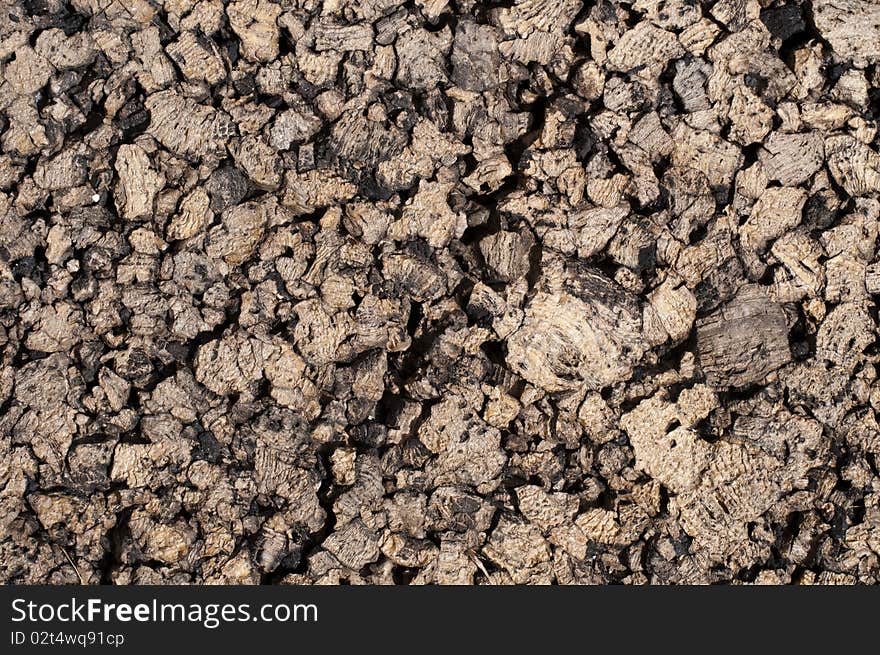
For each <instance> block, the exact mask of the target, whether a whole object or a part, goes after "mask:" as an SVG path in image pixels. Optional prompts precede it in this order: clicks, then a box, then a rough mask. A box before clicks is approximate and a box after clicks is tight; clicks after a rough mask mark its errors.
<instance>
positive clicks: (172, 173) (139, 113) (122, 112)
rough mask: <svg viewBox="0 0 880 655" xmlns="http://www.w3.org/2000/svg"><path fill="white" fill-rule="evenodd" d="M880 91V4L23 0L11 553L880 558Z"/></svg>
mask: <svg viewBox="0 0 880 655" xmlns="http://www.w3.org/2000/svg"><path fill="white" fill-rule="evenodd" d="M878 111H880V4H878V3H877V2H874V1H873V0H821V1H820V0H814V1H813V2H807V1H801V0H787V1H784V0H665V1H660V0H630V1H628V2H611V1H609V0H591V1H587V2H582V1H580V0H552V1H551V0H510V1H504V2H494V1H493V2H475V1H474V0H415V1H412V2H401V1H400V0H330V1H326V2H320V1H318V0H234V1H232V2H228V1H226V0H223V1H221V0H125V1H116V0H112V1H111V0H69V1H66V2H65V1H64V0H0V582H3V583H13V584H18V583H53V584H79V583H83V584H99V583H110V584H155V583H163V584H164V583H195V584H206V583H221V584H227V583H236V584H238V583H246V584H251V583H264V584H288V583H293V584H462V585H476V584H481V585H482V584H532V583H534V584H545V583H559V584H595V583H627V584H644V583H648V584H668V583H690V584H702V583H728V584H741V583H767V584H779V583H801V584H811V583H818V584H830V583H840V584H854V583H876V582H878V579H880V559H878V558H880V502H878V500H880V475H878V462H880V427H878V423H877V410H878V409H880V383H878V380H877V364H878V348H877V326H878V307H877V305H876V300H877V294H880V259H878V255H877V238H878V231H880V153H878V144H880V140H878V131H877V122H876V116H877V113H878Z"/></svg>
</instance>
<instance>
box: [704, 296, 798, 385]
mask: <svg viewBox="0 0 880 655" xmlns="http://www.w3.org/2000/svg"><path fill="white" fill-rule="evenodd" d="M697 344H698V346H699V354H700V365H701V367H702V368H703V371H704V372H705V373H706V378H707V379H708V380H709V382H710V384H712V385H713V386H716V387H726V386H730V387H744V386H747V385H749V384H754V383H757V382H761V381H762V380H764V379H765V378H766V377H767V375H769V374H770V373H771V372H773V371H775V370H776V369H778V368H779V367H780V366H782V365H783V364H785V363H787V362H788V361H789V360H790V359H791V352H790V350H789V347H788V326H787V324H786V320H785V313H784V312H783V310H782V308H781V307H780V306H779V305H777V304H775V303H773V302H772V301H770V299H769V298H768V297H767V296H766V294H765V293H764V292H763V291H762V290H761V289H760V288H758V287H755V286H751V285H750V286H746V287H743V289H741V290H740V292H739V293H738V294H737V295H736V297H735V298H734V299H733V300H731V301H730V302H729V303H727V304H726V305H724V306H723V307H722V308H720V309H719V310H717V311H716V312H714V313H713V314H711V315H710V316H707V317H706V318H703V319H700V320H699V321H697Z"/></svg>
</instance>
